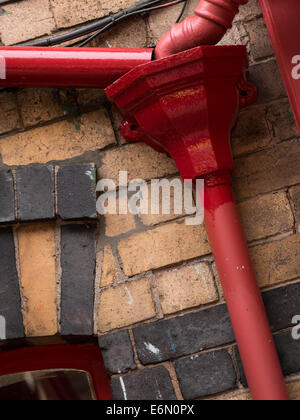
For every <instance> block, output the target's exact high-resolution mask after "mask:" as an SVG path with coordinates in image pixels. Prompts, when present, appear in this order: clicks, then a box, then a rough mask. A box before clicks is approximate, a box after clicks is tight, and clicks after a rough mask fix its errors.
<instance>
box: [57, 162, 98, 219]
mask: <svg viewBox="0 0 300 420" xmlns="http://www.w3.org/2000/svg"><path fill="white" fill-rule="evenodd" d="M57 214H58V215H59V217H61V218H62V219H63V220H70V219H80V218H82V219H83V218H89V219H95V218H97V213H96V168H95V165H94V164H92V163H91V164H84V165H72V166H61V167H60V168H59V169H58V173H57Z"/></svg>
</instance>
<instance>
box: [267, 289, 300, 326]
mask: <svg viewBox="0 0 300 420" xmlns="http://www.w3.org/2000/svg"><path fill="white" fill-rule="evenodd" d="M263 299H264V302H265V306H266V310H267V314H268V317H269V321H270V325H271V329H272V330H273V331H278V330H282V329H284V328H288V327H290V326H292V318H293V317H294V316H295V314H298V313H299V314H300V282H299V283H296V284H292V285H289V286H285V287H280V288H279V289H275V290H271V291H269V292H265V293H263Z"/></svg>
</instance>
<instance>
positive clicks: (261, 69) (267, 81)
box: [249, 60, 287, 102]
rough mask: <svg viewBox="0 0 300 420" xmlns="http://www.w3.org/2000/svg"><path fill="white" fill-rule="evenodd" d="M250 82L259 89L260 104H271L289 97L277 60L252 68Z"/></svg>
mask: <svg viewBox="0 0 300 420" xmlns="http://www.w3.org/2000/svg"><path fill="white" fill-rule="evenodd" d="M266 75H267V77H266ZM249 80H250V81H251V82H252V83H254V85H255V86H257V88H258V101H259V102H269V101H272V100H274V99H278V98H282V97H284V96H287V92H286V90H285V87H284V83H283V80H282V77H281V74H280V71H279V68H278V65H277V62H276V60H271V61H267V62H265V63H260V64H255V65H253V66H251V67H250V69H249Z"/></svg>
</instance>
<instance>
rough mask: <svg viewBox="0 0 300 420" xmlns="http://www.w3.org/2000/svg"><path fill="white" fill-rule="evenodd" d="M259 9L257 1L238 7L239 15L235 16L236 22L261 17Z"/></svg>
mask: <svg viewBox="0 0 300 420" xmlns="http://www.w3.org/2000/svg"><path fill="white" fill-rule="evenodd" d="M261 13H262V12H261V8H260V5H259V2H258V1H257V0H249V2H248V3H247V4H245V5H243V6H240V13H239V14H238V15H236V18H235V19H236V20H246V21H247V20H250V19H254V18H256V17H258V16H260V15H261Z"/></svg>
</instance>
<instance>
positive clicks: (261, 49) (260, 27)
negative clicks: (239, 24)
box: [244, 18, 274, 60]
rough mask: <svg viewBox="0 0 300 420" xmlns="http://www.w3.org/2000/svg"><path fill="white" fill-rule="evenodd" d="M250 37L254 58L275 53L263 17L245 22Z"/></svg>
mask: <svg viewBox="0 0 300 420" xmlns="http://www.w3.org/2000/svg"><path fill="white" fill-rule="evenodd" d="M244 25H245V27H246V30H247V32H248V34H249V37H250V46H251V53H252V55H253V58H254V60H257V59H260V58H265V57H269V56H271V55H274V50H273V48H272V45H271V39H270V36H269V33H268V30H267V27H266V24H265V21H264V19H263V18H260V19H258V20H255V21H252V22H248V23H245V24H244Z"/></svg>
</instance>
